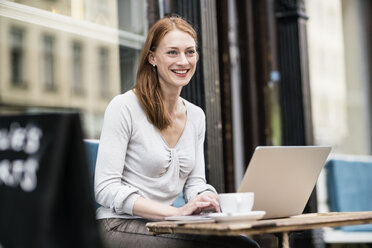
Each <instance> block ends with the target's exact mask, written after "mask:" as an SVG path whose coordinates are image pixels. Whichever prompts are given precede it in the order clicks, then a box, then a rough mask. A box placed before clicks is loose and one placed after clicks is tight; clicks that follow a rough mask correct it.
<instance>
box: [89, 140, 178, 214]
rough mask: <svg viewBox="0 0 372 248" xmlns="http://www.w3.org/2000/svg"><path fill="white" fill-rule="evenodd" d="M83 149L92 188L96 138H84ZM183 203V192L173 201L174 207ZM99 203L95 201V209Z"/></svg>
mask: <svg viewBox="0 0 372 248" xmlns="http://www.w3.org/2000/svg"><path fill="white" fill-rule="evenodd" d="M84 144H85V149H86V152H87V157H88V165H89V177H90V179H91V183H92V187H93V188H94V172H95V169H96V161H97V152H98V146H99V140H98V139H85V140H84ZM183 205H185V200H184V199H183V193H181V194H180V195H179V196H178V197H177V199H176V200H175V202H174V203H173V206H174V207H177V208H178V207H182V206H183ZM99 206H100V205H99V204H98V203H96V209H97V208H98V207H99Z"/></svg>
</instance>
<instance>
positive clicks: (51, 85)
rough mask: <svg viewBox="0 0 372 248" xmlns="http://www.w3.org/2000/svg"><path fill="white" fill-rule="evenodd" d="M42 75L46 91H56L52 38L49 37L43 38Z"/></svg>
mask: <svg viewBox="0 0 372 248" xmlns="http://www.w3.org/2000/svg"><path fill="white" fill-rule="evenodd" d="M43 66H44V67H43V68H44V71H43V74H44V86H45V89H46V90H56V85H55V79H54V38H53V37H52V36H49V35H45V36H44V37H43Z"/></svg>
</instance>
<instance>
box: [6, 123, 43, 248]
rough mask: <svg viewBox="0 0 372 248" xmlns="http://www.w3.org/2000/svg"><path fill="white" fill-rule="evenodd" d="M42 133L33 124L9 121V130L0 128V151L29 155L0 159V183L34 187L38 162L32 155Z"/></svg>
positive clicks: (24, 189) (38, 144) (28, 189)
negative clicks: (23, 124)
mask: <svg viewBox="0 0 372 248" xmlns="http://www.w3.org/2000/svg"><path fill="white" fill-rule="evenodd" d="M42 135H43V132H42V130H41V129H40V128H39V127H36V126H34V125H26V127H21V126H20V124H19V123H17V122H13V123H11V124H10V127H9V130H7V129H0V152H1V151H7V150H9V151H13V152H24V153H26V154H28V155H29V157H28V158H26V159H16V160H13V161H10V160H9V159H7V158H6V159H3V160H1V161H0V185H2V184H5V185H6V186H9V187H18V186H20V187H21V189H22V190H23V191H26V192H30V191H33V190H34V189H35V188H36V186H37V175H36V172H37V170H38V169H39V162H38V160H37V159H36V158H34V157H33V156H32V155H33V154H35V153H36V152H37V151H38V150H39V148H40V140H41V137H42ZM0 248H1V247H0Z"/></svg>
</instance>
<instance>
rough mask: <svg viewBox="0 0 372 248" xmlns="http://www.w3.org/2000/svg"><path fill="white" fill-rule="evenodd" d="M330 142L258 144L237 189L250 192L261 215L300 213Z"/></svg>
mask: <svg viewBox="0 0 372 248" xmlns="http://www.w3.org/2000/svg"><path fill="white" fill-rule="evenodd" d="M330 152H331V147H330V146H258V147H257V148H256V149H255V151H254V154H253V156H252V159H251V161H250V162H249V165H248V168H247V170H246V172H245V175H244V177H243V180H242V182H241V184H240V187H239V189H238V192H254V193H255V199H254V204H253V211H255V210H256V211H257V210H263V211H266V215H265V216H264V218H265V219H269V218H280V217H288V216H293V215H299V214H302V212H303V210H304V208H305V205H306V203H307V201H308V199H309V197H310V195H311V192H312V191H313V189H314V186H315V184H316V182H317V180H318V177H319V174H320V172H321V170H322V168H323V166H324V164H325V162H326V160H327V158H328V155H329V153H330Z"/></svg>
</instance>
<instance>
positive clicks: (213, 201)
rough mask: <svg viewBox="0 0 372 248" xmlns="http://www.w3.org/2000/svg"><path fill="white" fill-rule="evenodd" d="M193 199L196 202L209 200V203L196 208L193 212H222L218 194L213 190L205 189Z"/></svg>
mask: <svg viewBox="0 0 372 248" xmlns="http://www.w3.org/2000/svg"><path fill="white" fill-rule="evenodd" d="M191 201H196V202H205V203H206V202H208V203H209V204H208V205H207V206H205V207H200V208H198V209H196V210H195V211H194V212H193V214H199V213H201V212H203V211H216V212H221V210H220V204H219V201H218V195H217V194H215V193H213V192H211V191H205V192H203V193H201V194H199V195H197V196H195V197H194V198H193V199H192V200H191Z"/></svg>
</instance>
